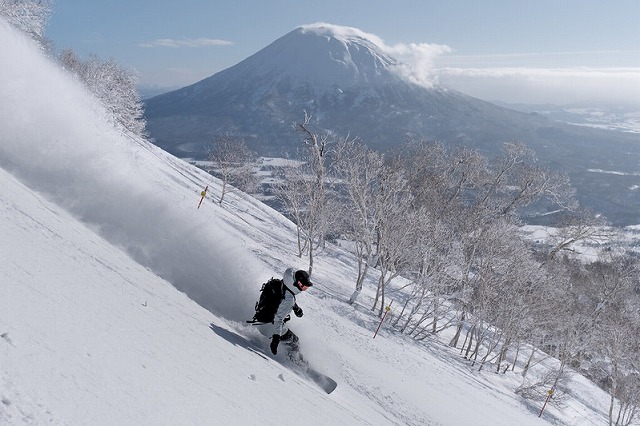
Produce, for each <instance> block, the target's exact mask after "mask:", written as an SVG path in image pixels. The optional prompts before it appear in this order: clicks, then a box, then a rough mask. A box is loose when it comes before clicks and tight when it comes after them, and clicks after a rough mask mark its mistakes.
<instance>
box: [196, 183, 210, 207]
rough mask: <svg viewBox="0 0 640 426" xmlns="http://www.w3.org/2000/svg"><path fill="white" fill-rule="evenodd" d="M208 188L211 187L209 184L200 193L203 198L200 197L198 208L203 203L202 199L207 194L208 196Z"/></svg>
mask: <svg viewBox="0 0 640 426" xmlns="http://www.w3.org/2000/svg"><path fill="white" fill-rule="evenodd" d="M207 189H209V185H207V186H206V187H205V188H204V191H202V192H201V193H200V195H202V198H200V202H199V203H198V208H200V204H202V200H204V197H206V196H207Z"/></svg>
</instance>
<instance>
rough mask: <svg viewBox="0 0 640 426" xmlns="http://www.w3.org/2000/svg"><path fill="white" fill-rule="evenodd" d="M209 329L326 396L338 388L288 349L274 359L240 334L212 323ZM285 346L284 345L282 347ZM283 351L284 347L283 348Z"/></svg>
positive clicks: (265, 350) (334, 382)
mask: <svg viewBox="0 0 640 426" xmlns="http://www.w3.org/2000/svg"><path fill="white" fill-rule="evenodd" d="M209 328H210V329H211V330H212V331H213V332H214V333H216V334H217V335H218V336H220V337H222V338H224V339H225V340H227V341H229V342H231V343H233V344H234V345H237V346H241V347H243V348H245V349H247V350H249V351H251V352H253V353H255V354H256V355H258V356H260V357H261V358H263V359H273V360H274V361H276V362H278V363H279V364H280V365H283V366H285V367H286V368H288V369H289V370H291V371H292V372H294V373H295V374H296V375H297V376H299V377H302V378H304V379H307V380H308V381H310V382H312V383H313V384H315V385H316V386H318V387H319V388H320V389H322V390H323V391H324V392H326V393H327V394H330V393H331V392H333V391H334V390H336V388H337V387H338V383H337V382H336V381H335V380H333V379H332V378H331V377H329V376H327V375H326V374H323V373H321V372H319V371H318V370H316V369H315V368H313V367H311V366H310V365H309V363H308V362H307V361H305V360H304V359H303V358H302V356H301V355H300V354H299V352H298V353H291V352H289V348H287V349H286V351H287V352H288V353H287V356H278V357H274V356H273V355H272V354H271V352H269V351H268V349H267V348H262V347H260V346H259V345H257V344H254V343H253V342H252V341H251V340H249V339H248V338H246V337H244V336H241V335H240V334H237V333H235V332H234V331H231V330H228V329H226V328H222V327H219V326H217V325H215V324H213V323H211V324H210V325H209ZM283 346H286V345H283ZM283 350H284V347H283ZM282 358H284V359H282Z"/></svg>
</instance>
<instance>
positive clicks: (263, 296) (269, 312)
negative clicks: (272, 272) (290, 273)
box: [247, 278, 285, 323]
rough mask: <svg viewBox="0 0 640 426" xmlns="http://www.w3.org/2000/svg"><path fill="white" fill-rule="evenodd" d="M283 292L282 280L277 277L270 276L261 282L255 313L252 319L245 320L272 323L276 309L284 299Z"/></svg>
mask: <svg viewBox="0 0 640 426" xmlns="http://www.w3.org/2000/svg"><path fill="white" fill-rule="evenodd" d="M284 292H285V287H284V282H283V281H282V280H279V279H277V278H271V279H270V280H269V281H267V282H266V283H264V284H262V288H261V289H260V299H258V301H257V302H256V313H255V314H254V315H253V320H251V321H247V322H249V323H269V322H271V323H272V322H273V320H274V318H275V316H276V312H277V311H278V306H280V302H282V299H284Z"/></svg>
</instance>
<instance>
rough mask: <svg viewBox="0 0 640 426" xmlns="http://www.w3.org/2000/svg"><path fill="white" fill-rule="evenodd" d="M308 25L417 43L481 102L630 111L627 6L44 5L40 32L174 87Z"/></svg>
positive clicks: (444, 75)
mask: <svg viewBox="0 0 640 426" xmlns="http://www.w3.org/2000/svg"><path fill="white" fill-rule="evenodd" d="M314 22H327V23H331V24H336V25H344V26H349V27H356V28H359V29H360V30H362V31H364V32H367V33H370V34H375V35H376V36H378V37H380V38H381V39H382V40H383V41H384V43H385V44H386V45H388V46H392V47H397V46H404V47H406V48H409V49H411V48H415V49H416V52H419V51H423V52H424V51H425V49H424V48H425V46H426V47H427V49H426V50H428V51H429V55H430V57H429V58H428V60H427V61H421V60H420V58H419V55H418V54H416V55H412V56H411V59H410V60H413V61H415V64H413V65H414V66H416V67H429V68H430V69H429V70H425V72H429V73H431V74H433V75H436V76H438V79H439V81H440V83H441V84H443V85H446V86H449V87H452V88H454V89H457V90H460V91H463V92H465V93H468V94H471V95H473V96H478V97H481V98H483V99H487V100H501V101H506V102H526V103H539V102H552V103H556V104H563V103H572V102H586V103H597V102H601V103H611V104H636V105H638V106H640V100H639V99H640V1H637V0H609V1H607V2H604V1H601V0H534V1H506V0H501V1H497V0H487V1H482V0H460V1H442V0H437V1H432V0H396V1H391V0H388V1H383V0H366V1H364V0H322V1H306V0H297V1H288V0H216V1H213V0H183V1H173V0H170V1H161V0H154V1H151V0H131V1H130V2H123V1H121V0H99V1H98V0H95V1H92V0H55V1H54V4H53V14H52V16H51V19H50V22H49V26H48V30H47V36H48V37H49V38H50V39H51V40H52V41H53V42H54V46H55V48H56V49H58V50H61V49H66V48H71V49H73V50H75V51H76V52H77V53H79V54H80V55H82V56H86V55H89V54H96V55H98V56H100V57H103V58H114V59H115V60H117V61H118V62H119V63H120V64H122V65H124V66H126V67H129V68H133V69H135V70H136V71H137V72H138V74H139V77H140V84H141V85H142V86H159V87H166V88H177V87H182V86H186V85H189V84H192V83H195V82H196V81H199V80H201V79H202V78H205V77H208V76H210V75H212V74H215V73H216V72H218V71H221V70H223V69H225V68H228V67H230V66H232V65H234V64H236V63H238V62H240V61H241V60H243V59H245V58H246V57H248V56H250V55H252V54H253V53H255V52H257V51H258V50H260V49H262V48H263V47H265V46H267V45H268V44H270V43H271V42H273V41H274V40H276V39H277V38H279V37H281V36H283V35H285V34H286V33H288V32H289V31H292V30H293V29H295V28H296V27H298V26H300V25H304V24H310V23H314ZM430 46H431V47H437V48H438V49H435V50H434V49H428V47H430ZM419 47H422V49H419ZM434 52H437V54H436V53H434Z"/></svg>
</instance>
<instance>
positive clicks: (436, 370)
mask: <svg viewBox="0 0 640 426" xmlns="http://www.w3.org/2000/svg"><path fill="white" fill-rule="evenodd" d="M0 39H1V40H3V49H1V50H0V69H1V70H2V78H1V79H0V116H1V117H2V120H3V121H2V122H3V131H2V132H1V133H0V211H1V212H2V221H0V424H10V425H13V424H38V425H40V424H56V425H58V424H59V425H81V424H82V425H88V424H90V425H102V424H104V425H114V424H117V425H129V424H130V425H143V424H148V425H176V424H184V425H187V424H188V425H194V424H223V425H253V424H262V425H282V424H300V425H303V424H304V425H338V424H339V425H456V426H457V425H467V424H474V425H492V426H495V425H498V426H499V425H505V426H506V425H514V424H519V425H534V424H536V425H539V424H549V423H554V424H558V423H561V424H568V425H585V424H603V423H604V421H605V418H606V415H605V411H606V407H607V404H608V401H607V396H606V394H605V393H604V392H602V391H600V390H599V389H597V388H596V387H594V386H593V385H590V384H588V383H587V382H585V381H584V380H583V379H581V378H580V377H579V376H573V377H572V379H571V383H570V385H568V389H570V391H569V392H567V393H565V396H564V398H563V400H562V404H556V403H555V402H554V401H552V403H551V404H550V405H549V406H547V408H546V410H545V414H544V416H543V417H542V419H540V418H538V417H537V416H538V413H539V410H540V408H541V407H540V405H541V404H539V403H537V402H533V403H531V402H526V401H525V400H523V399H521V398H520V397H519V396H517V395H516V394H515V393H514V390H515V389H516V387H517V386H519V385H520V384H521V383H522V381H523V379H522V377H521V376H520V375H519V374H518V373H517V371H516V372H515V373H512V372H508V373H506V374H495V373H493V372H489V371H488V370H485V371H483V372H479V371H477V370H476V369H472V368H470V367H469V365H468V364H467V363H466V361H464V360H462V359H460V358H459V357H458V356H457V353H456V351H455V350H452V349H451V348H448V347H447V346H446V345H443V344H441V343H440V342H438V341H437V340H432V341H429V342H427V343H425V342H415V341H413V340H411V339H410V338H408V337H406V336H403V335H400V334H398V333H395V332H394V331H393V330H392V329H390V328H389V327H388V325H386V324H385V325H383V327H382V329H381V332H380V334H379V335H378V336H377V338H376V339H373V338H372V335H373V331H374V330H375V328H376V327H377V325H378V323H379V320H380V319H379V318H377V317H376V316H375V315H373V314H372V313H371V312H370V310H369V309H368V307H367V306H366V305H367V304H368V303H369V302H370V301H371V296H372V292H373V284H372V283H368V284H367V287H366V288H365V291H364V292H363V294H362V301H363V302H362V303H363V304H364V305H356V306H350V305H348V304H347V303H346V300H347V299H348V295H349V294H350V293H351V286H352V284H351V283H352V282H354V273H355V272H354V267H353V264H352V257H351V256H350V254H349V253H347V252H345V251H343V250H341V249H340V248H339V247H332V246H331V247H329V248H328V249H327V250H326V251H325V252H324V253H323V254H321V255H319V256H318V257H317V258H316V266H315V270H316V272H315V274H314V280H315V283H316V285H315V286H314V287H313V289H312V290H310V291H309V292H307V293H305V294H304V295H301V296H300V297H299V303H300V305H301V306H302V307H303V308H304V311H305V315H304V317H303V318H301V319H297V318H294V320H292V328H295V330H296V332H297V333H298V334H299V335H300V338H301V345H302V350H303V353H304V354H305V356H306V357H307V359H309V361H310V362H311V363H312V364H313V365H315V366H316V367H317V368H318V369H319V370H321V371H324V372H326V373H329V374H330V375H332V376H333V377H334V378H335V379H336V380H337V381H338V383H339V385H338V389H337V390H336V391H335V392H334V393H332V394H331V395H326V394H324V393H323V392H322V391H320V390H319V389H317V388H316V387H315V386H314V385H312V384H311V383H309V382H308V381H307V380H305V379H303V378H302V377H300V376H298V375H297V374H296V373H295V372H293V371H291V370H290V369H289V368H287V367H286V366H285V365H284V364H283V363H282V356H280V355H279V356H278V357H271V356H270V355H266V352H265V353H263V352H261V351H259V350H255V349H254V350H249V348H250V347H253V346H255V347H258V348H259V347H263V346H264V347H266V344H267V343H266V341H265V339H264V338H263V337H260V336H259V335H258V334H257V333H256V332H255V330H253V329H252V328H251V327H248V326H246V325H245V324H244V323H243V321H244V319H246V318H248V317H249V316H250V315H251V313H252V307H253V303H254V302H255V299H256V297H257V294H258V288H259V286H260V283H261V282H263V281H264V280H266V279H268V278H269V277H271V276H272V275H277V274H279V273H280V271H282V270H283V269H284V268H285V267H288V266H299V267H304V265H303V263H304V262H303V261H302V260H301V259H299V258H297V257H296V256H295V255H294V251H293V250H292V249H291V247H293V246H294V245H295V229H294V228H293V226H292V224H291V223H290V222H289V221H287V220H286V219H285V218H283V217H282V216H281V215H280V214H278V213H277V212H275V211H274V210H272V209H270V208H268V207H266V206H264V205H263V204H261V203H259V202H257V201H256V200H254V199H253V198H251V197H249V196H247V195H245V194H242V193H231V194H228V195H227V196H226V197H225V200H226V202H225V203H223V204H222V205H219V204H217V203H215V202H213V200H212V198H211V197H215V194H216V191H219V190H220V185H219V181H217V180H215V179H214V178H212V177H211V176H210V175H208V174H207V173H205V172H203V171H201V170H199V169H196V168H194V167H192V166H190V165H189V164H187V163H185V162H183V161H181V160H179V159H176V158H175V157H173V156H171V155H169V154H167V153H166V152H163V151H162V150H160V149H159V148H157V147H156V146H153V145H151V144H149V143H147V142H146V141H145V140H142V139H139V138H134V137H131V136H129V135H127V134H122V133H121V132H120V131H117V130H116V129H114V128H113V127H112V126H111V124H109V122H108V121H107V120H106V119H105V114H104V111H103V109H102V107H101V106H100V104H99V103H97V102H96V101H95V99H94V98H93V97H92V96H91V95H90V94H89V93H88V92H87V91H85V90H84V88H83V87H81V86H80V85H79V83H78V82H77V81H76V80H74V79H73V78H72V77H71V76H69V75H67V74H65V73H64V72H63V71H62V70H61V69H60V68H59V67H58V66H57V65H55V64H54V63H53V62H51V61H50V60H49V59H47V58H46V57H45V56H44V55H43V54H42V52H41V51H40V50H39V48H38V47H37V46H36V45H35V44H34V43H32V42H31V41H30V40H28V39H27V38H25V37H23V36H22V35H21V34H19V33H17V32H16V31H15V30H13V29H11V28H10V27H9V26H8V25H7V24H6V23H5V22H4V21H3V20H2V19H0ZM205 185H209V187H210V190H211V192H210V194H209V196H208V198H207V199H206V201H205V202H204V203H203V205H202V207H201V208H199V209H198V208H196V206H197V204H198V201H199V200H200V195H199V194H200V191H201V190H202V188H203V187H204V186H205ZM549 362H552V360H550V361H549ZM543 366H544V363H543V364H541V365H540V368H543ZM283 407H285V408H283Z"/></svg>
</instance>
